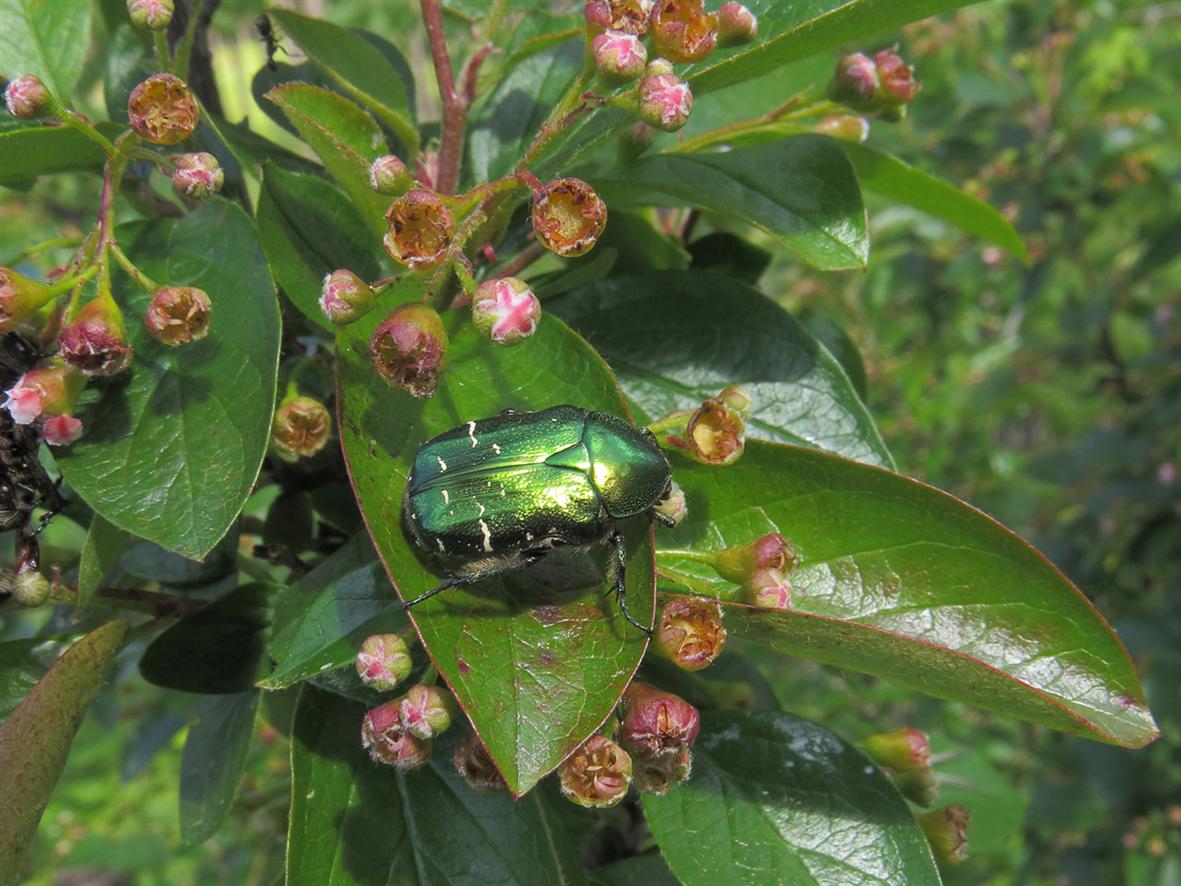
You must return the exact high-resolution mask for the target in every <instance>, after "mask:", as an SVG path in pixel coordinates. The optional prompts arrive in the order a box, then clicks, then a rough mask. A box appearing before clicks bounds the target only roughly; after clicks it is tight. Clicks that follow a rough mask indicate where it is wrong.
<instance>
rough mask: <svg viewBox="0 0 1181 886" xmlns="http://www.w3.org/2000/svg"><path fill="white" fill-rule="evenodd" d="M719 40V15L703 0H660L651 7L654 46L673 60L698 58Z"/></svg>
mask: <svg viewBox="0 0 1181 886" xmlns="http://www.w3.org/2000/svg"><path fill="white" fill-rule="evenodd" d="M717 42H718V17H717V15H716V14H714V13H712V12H710V13H707V12H706V11H705V9H704V6H703V4H702V0H659V2H657V4H656V5H655V6H654V7H653V8H652V48H653V50H654V51H655V52H656V54H657V55H662V56H664V57H665V58H667V59H671V60H672V61H674V62H678V63H680V62H699V61H701V60H702V59H703V58H705V57H706V56H707V55H709V54H710V53H711V52H713V51H714V47H715V46H717Z"/></svg>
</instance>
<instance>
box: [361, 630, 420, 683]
mask: <svg viewBox="0 0 1181 886" xmlns="http://www.w3.org/2000/svg"><path fill="white" fill-rule="evenodd" d="M356 665H357V675H358V676H359V677H360V678H361V680H362V682H364V684H365V685H366V686H368V687H370V688H371V689H376V690H377V691H378V692H389V691H390V690H391V689H393V688H394V687H395V686H397V685H398V684H399V683H401V682H402V681H403V680H405V679H406V678H407V677H409V676H410V668H411V667H412V665H413V662H412V661H411V659H410V647H408V646H407V645H406V641H405V640H403V639H402V638H401V637H399V636H398V635H397V634H373V635H372V636H370V637H366V638H365V642H364V643H362V644H361V648H360V649H359V650H358V651H357V662H356Z"/></svg>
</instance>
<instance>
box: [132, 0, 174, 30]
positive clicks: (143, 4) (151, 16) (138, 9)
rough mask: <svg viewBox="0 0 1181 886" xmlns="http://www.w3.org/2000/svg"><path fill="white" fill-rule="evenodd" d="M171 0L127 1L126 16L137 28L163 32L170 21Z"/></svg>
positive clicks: (171, 11)
mask: <svg viewBox="0 0 1181 886" xmlns="http://www.w3.org/2000/svg"><path fill="white" fill-rule="evenodd" d="M172 13H173V3H172V0H127V14H128V16H129V17H130V18H131V23H132V24H133V25H135V26H136V27H137V28H148V29H149V30H152V31H163V30H164V29H165V28H167V27H168V25H169V23H170V22H171V21H172Z"/></svg>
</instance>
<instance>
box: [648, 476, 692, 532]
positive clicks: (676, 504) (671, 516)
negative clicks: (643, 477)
mask: <svg viewBox="0 0 1181 886" xmlns="http://www.w3.org/2000/svg"><path fill="white" fill-rule="evenodd" d="M652 510H653V511H655V512H656V513H657V514H659V515H660V516H661V517H663V518H664V519H665V520H667V521H668V522H669V523H670V524H671V525H672V526H678V525H680V523H681V521H682V520H684V519H685V517H686V516H687V515H688V513H689V505H688V502H686V501H685V490H684V489H682V488H681V487H680V486H678V485H677V481H676V480H674V481H673V483H672V486H670V487H669V490H668V496H667V497H666V498H663V499H661V500H660V501H659V502H657V503H656V504H655V505H654V506H653V507H652Z"/></svg>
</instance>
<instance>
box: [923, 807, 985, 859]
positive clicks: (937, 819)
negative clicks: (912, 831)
mask: <svg viewBox="0 0 1181 886" xmlns="http://www.w3.org/2000/svg"><path fill="white" fill-rule="evenodd" d="M915 818H917V819H918V822H919V825H920V826H921V827H922V829H923V833H924V834H926V835H927V842H929V843H930V844H931V850H932V851H933V852H934V853H935V857H936V858H938V859H939V860H941V861H946V862H951V863H955V862H958V861H963V860H964V859H966V858H967V857H968V826H969V825H970V824H971V823H972V813H971V812H970V811H969V810H968V807H967V806H964V805H962V804H960V803H951V804H949V805H947V806H941V807H940V808H938V809H936V810H935V811H933V812H926V813H923V814H921V815H916V816H915Z"/></svg>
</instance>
